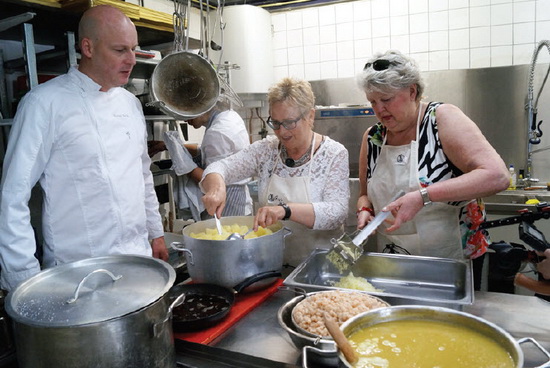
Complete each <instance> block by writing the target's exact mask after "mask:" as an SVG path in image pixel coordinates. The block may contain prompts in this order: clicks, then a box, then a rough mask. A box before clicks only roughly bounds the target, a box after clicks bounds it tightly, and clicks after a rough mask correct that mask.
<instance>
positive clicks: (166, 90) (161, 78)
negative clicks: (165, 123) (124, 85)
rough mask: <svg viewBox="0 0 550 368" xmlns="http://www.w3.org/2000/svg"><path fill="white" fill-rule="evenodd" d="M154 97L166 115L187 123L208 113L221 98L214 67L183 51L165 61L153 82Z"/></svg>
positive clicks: (156, 68)
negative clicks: (188, 120)
mask: <svg viewBox="0 0 550 368" xmlns="http://www.w3.org/2000/svg"><path fill="white" fill-rule="evenodd" d="M150 89H151V97H152V99H153V101H152V102H151V103H155V104H156V106H158V107H159V108H160V109H161V110H162V111H164V112H165V113H166V114H168V115H170V116H173V117H175V118H176V119H181V120H187V119H190V118H195V117H197V116H199V115H202V114H204V113H205V112H207V111H209V110H210V109H211V108H212V107H213V106H214V105H215V104H216V101H217V99H218V97H219V95H220V81H219V79H218V75H217V73H216V71H215V70H214V68H213V67H212V65H211V64H210V63H209V62H208V61H207V60H206V59H204V58H203V57H202V56H199V55H197V54H194V53H191V52H187V51H182V52H176V53H173V54H170V55H168V56H166V57H164V58H163V59H162V60H161V61H160V62H159V63H158V64H157V65H156V67H155V70H154V71H153V74H152V76H151V81H150Z"/></svg>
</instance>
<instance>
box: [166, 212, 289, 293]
mask: <svg viewBox="0 0 550 368" xmlns="http://www.w3.org/2000/svg"><path fill="white" fill-rule="evenodd" d="M220 221H221V223H222V225H223V226H224V225H233V224H238V225H246V226H248V227H249V228H252V226H253V224H254V217H252V216H227V217H223V218H221V219H220ZM215 227H216V225H215V221H214V219H210V220H205V221H199V222H197V223H194V224H191V225H189V226H186V227H185V228H184V229H183V243H178V242H174V243H172V244H171V246H172V247H174V248H176V249H178V250H180V251H183V252H185V258H186V261H187V271H188V272H189V276H191V279H193V281H194V282H197V283H206V284H216V285H221V286H225V287H228V288H235V287H236V286H237V285H239V284H240V283H242V282H244V281H246V280H247V279H249V278H251V277H252V278H253V277H254V276H256V275H262V274H265V275H267V276H269V275H270V274H271V272H273V271H275V272H278V273H280V272H281V270H282V267H283V252H284V243H285V241H284V238H285V237H286V236H287V235H289V234H290V231H289V230H288V229H286V228H284V227H283V226H282V224H281V223H280V222H278V223H277V224H274V225H272V226H270V229H271V230H272V231H273V234H270V235H264V236H261V237H259V238H253V239H237V240H206V239H196V238H192V237H191V236H190V234H191V233H199V232H203V231H205V229H207V228H211V229H214V228H215ZM274 281H275V279H274V278H273V277H271V280H270V283H271V282H274ZM262 286H266V284H264V285H262ZM248 290H249V291H250V290H251V289H248ZM237 291H239V290H237Z"/></svg>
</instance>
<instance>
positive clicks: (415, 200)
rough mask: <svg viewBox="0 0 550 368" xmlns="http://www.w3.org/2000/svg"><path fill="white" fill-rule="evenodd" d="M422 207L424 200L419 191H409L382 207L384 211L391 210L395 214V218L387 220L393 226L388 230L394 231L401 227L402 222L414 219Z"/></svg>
mask: <svg viewBox="0 0 550 368" xmlns="http://www.w3.org/2000/svg"><path fill="white" fill-rule="evenodd" d="M422 207H424V202H423V201H422V196H421V195H420V192H419V191H413V192H409V193H407V194H405V195H404V196H402V197H401V198H398V199H396V200H395V201H393V202H391V203H390V204H388V205H387V206H386V207H384V208H382V211H390V212H391V214H392V215H393V220H392V219H388V220H386V222H389V223H391V226H390V227H388V228H387V229H386V231H387V232H392V231H395V230H397V229H399V228H400V227H401V225H402V224H404V223H405V222H407V221H410V220H412V219H413V218H414V216H416V214H417V213H418V211H420V210H421V209H422Z"/></svg>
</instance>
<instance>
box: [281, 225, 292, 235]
mask: <svg viewBox="0 0 550 368" xmlns="http://www.w3.org/2000/svg"><path fill="white" fill-rule="evenodd" d="M283 231H286V233H284V234H283V238H286V237H287V236H289V235H290V234H292V230H290V229H289V228H288V227H286V226H285V227H283Z"/></svg>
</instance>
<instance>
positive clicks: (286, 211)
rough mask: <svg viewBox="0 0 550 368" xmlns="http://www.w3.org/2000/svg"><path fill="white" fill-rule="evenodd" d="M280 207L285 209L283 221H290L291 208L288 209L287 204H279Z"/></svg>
mask: <svg viewBox="0 0 550 368" xmlns="http://www.w3.org/2000/svg"><path fill="white" fill-rule="evenodd" d="M279 206H281V207H283V208H284V209H285V217H283V220H288V219H289V218H290V216H291V215H292V211H291V210H290V207H288V205H287V204H286V203H279Z"/></svg>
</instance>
